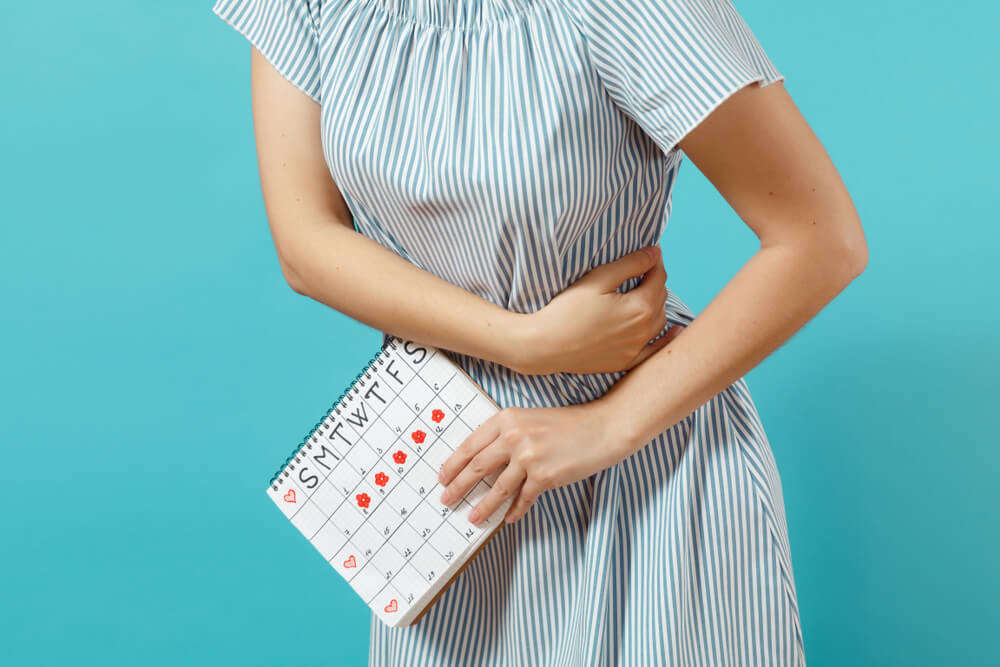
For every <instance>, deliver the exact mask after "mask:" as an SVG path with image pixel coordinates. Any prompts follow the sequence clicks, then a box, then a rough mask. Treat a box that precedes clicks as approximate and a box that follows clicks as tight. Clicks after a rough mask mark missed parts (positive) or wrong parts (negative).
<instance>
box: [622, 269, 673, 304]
mask: <svg viewBox="0 0 1000 667" xmlns="http://www.w3.org/2000/svg"><path fill="white" fill-rule="evenodd" d="M666 281H667V272H666V269H664V268H663V262H657V263H656V266H654V267H653V268H652V269H650V270H649V271H648V272H647V273H646V275H645V276H643V278H642V281H641V282H640V283H639V285H637V286H636V287H635V288H634V289H632V290H629V291H628V292H626V296H630V297H632V298H635V299H642V300H643V301H646V302H647V303H649V304H650V305H657V306H659V305H660V304H662V303H663V289H664V287H665V283H666Z"/></svg>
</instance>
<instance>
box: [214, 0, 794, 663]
mask: <svg viewBox="0 0 1000 667" xmlns="http://www.w3.org/2000/svg"><path fill="white" fill-rule="evenodd" d="M213 12H214V13H215V14H216V15H217V16H219V17H221V18H222V19H223V20H225V21H226V22H227V23H228V24H230V25H231V26H233V27H234V28H235V29H236V30H237V31H239V33H241V34H242V35H243V36H245V37H246V38H247V39H248V40H249V41H250V42H251V43H252V44H254V45H255V46H256V47H257V48H258V49H259V50H260V51H261V52H262V53H263V54H264V56H265V57H266V58H267V59H268V60H269V61H270V62H271V63H272V64H273V65H274V66H275V68H276V69H277V70H278V71H279V72H280V73H281V74H282V75H283V76H284V77H285V78H287V79H288V80H289V81H290V82H292V83H293V84H294V85H295V86H297V87H298V88H299V89H300V90H301V91H302V92H303V93H305V94H306V95H308V96H309V97H310V98H312V100H314V101H315V102H317V103H318V104H319V105H320V106H321V118H322V120H321V125H322V127H321V129H322V143H323V152H324V156H325V158H326V162H327V166H328V167H329V170H330V173H331V176H332V177H333V179H334V181H335V182H336V183H337V185H338V186H339V188H340V190H341V193H342V194H343V197H344V199H345V201H346V202H347V204H348V206H349V208H350V211H351V213H352V215H353V218H354V225H355V229H356V230H357V232H359V233H361V234H364V235H365V236H367V237H369V238H371V239H374V240H375V241H377V242H378V243H379V244H381V245H383V246H384V247H386V248H388V249H390V250H392V251H393V252H395V253H398V254H399V255H401V256H403V257H405V258H406V259H408V260H409V261H411V262H412V263H414V264H416V265H417V266H419V267H421V268H423V269H424V270H426V271H429V272H431V273H433V274H435V275H437V276H439V277H441V278H443V279H445V280H447V281H449V282H451V283H453V284H455V285H459V286H461V287H463V288H465V289H466V290H469V291H471V292H473V293H475V294H478V295H479V296H481V297H483V298H484V299H488V300H490V301H491V302H493V303H495V304H497V305H499V306H502V307H504V308H506V309H508V310H512V311H516V312H520V313H529V312H534V311H537V310H539V309H540V308H542V307H543V306H544V305H545V304H546V303H548V302H549V300H550V299H552V298H553V297H554V296H555V295H557V294H558V293H559V292H561V291H562V290H564V289H566V288H567V287H568V286H569V285H571V284H572V283H573V282H575V281H576V280H578V279H579V278H581V277H582V276H583V275H584V274H585V273H587V272H588V271H590V270H591V269H593V268H594V267H597V266H599V265H601V264H605V263H607V262H610V261H613V260H615V259H618V258H620V257H621V256H623V255H625V254H627V253H629V252H632V251H634V250H637V249H639V248H641V247H643V246H645V245H649V244H653V243H656V242H658V241H659V239H660V236H661V234H662V232H663V229H664V225H665V224H666V221H667V219H668V218H669V216H670V210H671V194H672V191H673V185H674V183H675V180H676V177H677V173H678V169H679V168H680V165H681V161H682V158H683V153H682V152H681V151H680V149H679V148H678V147H677V142H678V141H679V140H681V139H682V138H683V137H684V136H685V134H686V133H687V132H689V131H690V130H691V129H692V128H693V127H695V126H696V125H697V124H698V123H699V122H701V120H703V119H704V118H705V117H706V116H707V115H708V114H710V113H711V112H712V110H713V109H715V108H716V107H717V106H718V105H719V104H720V103H721V102H723V101H724V100H725V99H726V98H727V97H729V96H730V95H732V94H733V93H734V92H736V91H737V90H739V89H740V88H742V87H744V86H747V85H750V84H752V83H759V84H760V85H767V84H770V83H773V82H777V81H781V80H783V79H784V76H783V75H782V74H780V73H779V72H778V71H777V69H776V68H775V66H774V64H773V63H772V62H771V61H770V59H769V58H768V56H767V55H766V53H765V52H764V50H763V49H762V47H761V45H760V43H759V41H758V40H757V39H756V38H755V36H754V34H753V33H752V32H751V30H750V28H749V27H748V25H747V24H746V22H745V21H744V20H743V18H742V17H741V16H740V14H739V13H738V12H737V10H736V8H735V7H734V5H733V4H732V2H731V0H217V2H216V3H215V6H214V8H213ZM639 282H640V278H632V279H630V280H629V281H627V282H626V283H624V284H623V286H622V287H620V288H619V291H622V292H625V291H628V290H630V289H632V288H634V287H635V286H636V285H638V284H639ZM390 287H391V286H390ZM665 309H666V315H667V321H668V323H667V327H664V329H663V331H666V329H667V328H668V327H669V326H675V325H686V324H688V323H690V322H691V320H692V318H693V317H694V314H693V313H692V311H691V310H690V309H689V308H688V307H687V306H686V305H685V304H684V302H683V301H681V299H680V298H679V297H678V296H677V294H676V293H675V292H674V291H673V290H672V289H671V290H670V296H669V300H668V301H667V303H666V304H665ZM661 333H662V332H661ZM387 337H388V333H385V334H384V338H387ZM447 353H448V354H449V355H450V357H451V358H452V359H453V360H454V361H455V362H456V363H458V364H459V365H460V366H461V367H462V368H463V369H464V370H465V371H466V372H467V373H469V375H470V376H471V377H472V378H473V379H475V380H476V381H477V382H479V384H481V385H482V386H483V387H484V389H485V390H486V391H487V392H488V393H489V394H490V395H491V396H492V397H493V398H494V400H495V401H496V402H497V403H498V404H499V405H500V406H501V407H507V406H520V407H534V406H562V405H573V404H578V403H583V402H587V401H592V400H595V399H597V398H598V397H600V396H601V395H602V394H604V393H605V392H606V391H607V390H608V389H609V388H611V387H612V386H613V385H614V384H615V383H616V382H617V381H618V380H619V379H620V378H621V377H622V376H623V375H624V374H625V372H624V371H622V372H615V373H596V374H575V373H554V374H551V375H522V374H519V373H516V372H514V371H512V370H511V369H510V368H507V367H505V366H502V365H500V364H497V363H493V362H490V361H486V360H482V359H478V358H474V357H470V356H467V355H463V354H459V353H454V352H447ZM650 400H655V398H653V399H650ZM359 605H361V603H360V601H359ZM369 664H370V665H372V666H380V665H406V666H407V667H413V666H418V665H476V666H479V665H501V666H508V665H509V666H511V667H514V666H517V667H521V666H534V665H558V666H563V665H565V666H567V667H569V666H574V667H575V666H580V665H642V666H644V667H645V666H647V665H704V666H705V667H720V666H723V665H734V666H735V665H740V666H742V665H768V666H772V665H803V664H805V656H804V648H803V641H802V633H801V627H800V623H799V614H798V604H797V599H796V591H795V582H794V578H793V573H792V563H791V555H790V549H789V543H788V533H787V528H786V522H785V512H784V505H783V499H782V493H781V484H780V480H779V477H778V472H777V470H776V467H775V462H774V458H773V456H772V453H771V449H770V445H769V443H768V440H767V436H766V435H765V433H764V429H763V427H762V425H761V421H760V418H759V416H758V413H757V410H756V408H755V406H754V403H753V400H752V399H751V396H750V394H749V392H748V389H747V385H746V383H745V381H744V379H742V378H741V379H740V380H738V381H737V382H735V383H733V384H732V385H731V386H729V387H727V388H726V389H725V390H723V391H722V392H720V393H719V394H717V395H716V396H715V397H713V398H712V399H711V400H709V401H708V402H706V403H705V404H703V405H702V406H701V407H699V408H697V409H696V410H694V411H693V412H692V413H691V414H689V415H688V416H687V417H685V418H684V419H683V420H681V421H680V422H678V423H677V424H675V425H673V426H672V427H670V428H669V429H668V430H666V431H664V432H663V433H660V434H659V435H657V436H656V437H655V438H654V439H652V440H651V441H650V442H648V443H647V444H646V445H645V446H643V447H642V448H641V449H639V450H638V451H637V452H636V453H634V454H633V455H631V456H630V457H628V458H626V459H625V460H623V461H621V462H620V463H618V464H616V465H614V466H613V467H611V468H607V469H605V470H602V471H600V472H598V473H596V474H594V475H591V476H590V477H588V478H586V479H583V480H581V481H579V482H576V483H573V484H569V485H566V486H562V487H559V488H557V489H551V490H548V491H546V492H544V493H543V494H542V495H541V496H540V497H539V498H538V500H537V501H536V502H535V503H534V505H533V506H532V507H531V509H530V511H528V513H527V514H526V515H525V516H524V517H523V518H521V519H520V520H519V521H517V522H516V523H514V524H510V525H505V526H504V527H503V528H501V530H500V532H499V533H498V534H497V535H496V536H495V537H494V538H493V539H492V540H491V541H490V542H489V543H488V544H487V545H486V546H485V547H484V549H483V550H482V551H481V552H480V553H479V555H478V556H477V557H476V558H475V559H473V561H472V562H471V563H470V564H469V566H468V567H467V568H466V569H465V570H464V571H463V572H462V573H461V574H460V575H459V577H458V578H457V579H456V580H455V582H454V583H453V584H452V585H451V586H450V587H449V588H448V589H447V590H446V592H445V594H444V595H443V596H442V597H441V598H440V599H439V600H438V602H437V603H436V604H435V605H434V606H433V607H432V608H431V609H430V610H429V611H428V612H427V614H426V615H425V616H424V617H423V619H421V621H420V622H419V623H417V624H416V625H414V626H411V627H401V628H390V627H388V626H385V625H383V624H382V623H381V622H380V621H379V620H377V619H376V618H375V617H374V616H373V617H372V622H371V630H370V645H369Z"/></svg>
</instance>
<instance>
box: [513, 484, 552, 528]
mask: <svg viewBox="0 0 1000 667" xmlns="http://www.w3.org/2000/svg"><path fill="white" fill-rule="evenodd" d="M542 491H545V487H543V486H542V485H541V484H537V483H535V481H534V480H532V479H531V478H530V477H529V478H528V479H526V480H524V485H523V486H522V487H521V493H519V494H518V496H517V500H515V501H514V502H513V504H511V506H510V509H509V510H507V516H505V517H504V521H506V522H507V523H514V522H515V521H517V520H518V519H520V518H521V517H522V516H524V515H525V514H527V512H528V510H529V509H531V506H532V505H533V504H534V502H535V501H536V500H538V496H540V495H541V493H542Z"/></svg>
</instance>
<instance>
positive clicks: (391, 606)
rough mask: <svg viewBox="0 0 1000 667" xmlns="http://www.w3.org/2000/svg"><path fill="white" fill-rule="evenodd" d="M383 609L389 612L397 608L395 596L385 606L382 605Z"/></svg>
mask: <svg viewBox="0 0 1000 667" xmlns="http://www.w3.org/2000/svg"><path fill="white" fill-rule="evenodd" d="M384 609H385V610H386V611H390V612H391V611H396V610H397V609H399V607H398V606H396V598H393V599H392V602H390V603H389V604H387V605H386V606H385V607H384Z"/></svg>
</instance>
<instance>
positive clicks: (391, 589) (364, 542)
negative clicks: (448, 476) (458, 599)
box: [272, 345, 495, 622]
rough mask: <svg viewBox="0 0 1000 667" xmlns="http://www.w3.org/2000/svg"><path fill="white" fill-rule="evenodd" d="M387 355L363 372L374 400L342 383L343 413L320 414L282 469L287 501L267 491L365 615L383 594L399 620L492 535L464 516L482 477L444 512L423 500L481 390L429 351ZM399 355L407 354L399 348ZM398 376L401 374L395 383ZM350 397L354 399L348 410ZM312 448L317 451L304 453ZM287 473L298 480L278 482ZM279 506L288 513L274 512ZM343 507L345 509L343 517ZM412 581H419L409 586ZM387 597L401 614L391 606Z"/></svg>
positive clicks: (484, 486)
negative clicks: (361, 605) (445, 418)
mask: <svg viewBox="0 0 1000 667" xmlns="http://www.w3.org/2000/svg"><path fill="white" fill-rule="evenodd" d="M392 350H393V352H392V353H390V354H389V355H387V357H386V358H387V359H388V360H389V363H388V364H387V365H382V364H380V367H379V368H376V369H374V371H373V373H372V374H368V373H367V372H366V377H367V378H368V380H373V382H372V383H371V384H370V385H369V387H371V388H372V389H374V388H375V387H376V386H377V387H378V390H377V391H375V392H374V393H375V395H376V396H377V397H378V402H377V403H376V401H375V400H372V398H371V397H370V394H369V396H368V397H367V398H366V396H365V392H364V391H362V392H357V391H355V392H354V393H353V394H351V393H350V391H351V389H355V388H356V387H357V386H358V384H357V382H356V383H355V385H352V387H351V389H349V390H348V395H349V396H350V397H351V398H350V399H348V401H347V402H346V404H345V405H344V407H345V410H343V411H339V410H338V411H336V413H335V414H334V413H332V412H331V413H330V414H328V415H327V418H326V419H324V421H323V423H321V424H320V425H319V426H318V427H317V428H316V430H315V431H314V432H313V433H312V434H310V436H309V438H308V439H307V441H306V447H304V448H302V449H300V450H299V452H298V453H297V454H296V455H295V457H294V458H295V463H294V464H288V465H287V467H286V469H285V470H286V479H285V480H283V482H287V485H288V486H287V487H285V488H286V489H289V491H288V494H291V499H289V497H288V495H287V494H286V495H285V496H284V497H282V496H281V495H280V491H279V490H278V487H277V486H275V487H274V491H277V492H278V493H277V494H272V498H273V499H274V501H275V503H277V504H278V506H279V507H281V508H282V510H283V511H284V512H285V515H286V516H287V517H288V518H289V519H290V520H291V521H292V523H294V524H295V525H296V527H297V528H298V529H299V531H300V532H301V533H302V534H303V535H305V536H306V537H307V539H309V541H310V542H312V543H313V546H314V547H315V548H316V549H318V550H319V551H320V552H321V553H322V554H323V556H324V558H325V559H326V560H327V561H328V563H329V564H330V565H331V566H333V567H334V568H335V569H337V570H338V571H339V572H340V573H341V574H342V575H343V576H344V578H345V579H346V580H347V581H348V583H350V585H351V586H352V588H353V589H354V590H355V592H357V593H358V594H359V595H360V596H361V597H362V599H364V601H365V602H366V604H368V605H369V606H370V607H373V609H375V606H374V603H375V601H376V600H379V599H381V600H382V601H380V602H379V603H378V605H377V606H378V607H381V606H382V602H385V601H390V598H388V597H387V598H380V596H383V595H389V594H390V593H391V601H390V603H389V604H387V605H386V608H385V612H387V613H388V612H395V611H403V612H405V611H406V610H407V608H408V607H407V606H406V605H409V604H412V603H413V602H414V601H415V596H417V597H420V596H423V595H424V592H425V591H428V590H431V589H432V588H433V587H434V586H436V585H438V584H436V583H434V582H437V581H438V580H440V578H441V577H442V576H443V575H444V574H445V573H447V572H450V571H452V566H453V564H454V563H456V562H460V561H462V557H463V555H465V554H466V553H467V552H468V551H469V549H470V548H471V547H473V546H475V545H476V544H480V543H481V538H482V537H483V535H484V533H486V532H488V530H489V528H493V527H495V522H493V521H491V520H490V519H489V518H488V519H487V522H486V523H485V524H482V523H481V524H479V525H476V524H472V523H471V522H468V519H467V516H466V515H467V513H468V511H469V510H471V509H472V507H473V504H474V503H476V502H478V499H481V498H482V497H483V496H485V495H486V493H488V490H489V489H490V488H492V484H491V483H490V481H489V479H482V480H479V481H477V483H476V485H474V486H473V488H472V489H470V490H469V491H468V492H467V493H466V494H465V495H463V497H462V498H459V499H458V500H456V501H455V502H453V503H452V504H451V505H448V506H445V505H440V503H438V502H434V501H432V499H431V495H432V494H433V493H434V491H435V489H438V488H440V487H441V485H440V483H439V482H437V473H438V472H439V471H440V466H441V464H442V462H443V460H444V459H445V458H447V456H448V455H450V454H451V453H452V452H454V451H455V446H453V444H452V440H453V439H454V438H455V433H454V432H453V431H452V429H456V430H459V431H460V430H461V429H464V430H465V431H466V437H467V435H468V433H471V432H472V431H474V430H475V429H474V428H473V426H472V425H471V424H470V420H469V419H468V417H469V415H470V414H473V412H472V410H474V411H475V412H477V413H478V412H479V410H480V409H481V408H482V407H483V406H482V405H480V404H479V403H477V402H476V400H477V398H479V397H478V396H477V394H476V390H479V394H482V393H483V392H482V390H481V388H479V387H477V386H476V385H475V383H474V381H470V382H467V381H466V380H465V379H463V378H466V376H465V375H464V374H463V373H462V371H461V369H460V368H459V367H457V365H456V364H454V362H452V361H451V360H450V359H448V358H447V357H446V356H445V355H443V353H442V352H441V351H440V350H438V349H436V348H433V347H429V346H418V347H416V348H415V350H416V351H417V352H423V351H426V354H425V355H424V356H423V357H422V358H421V359H420V361H419V362H416V361H414V360H413V359H410V358H407V357H406V356H405V355H404V354H401V353H400V350H399V349H397V347H396V346H395V345H393V346H392ZM403 352H405V353H408V354H415V352H410V351H409V350H407V349H405V348H404V349H403ZM439 357H440V359H439V360H438V361H435V359H438V358H439ZM393 361H396V362H397V363H399V364H400V366H399V367H398V369H397V370H394V371H393V370H389V369H391V368H392V367H393ZM435 364H439V366H436V365H435ZM380 370H382V372H381V373H379V371H380ZM404 371H406V372H409V374H410V376H409V377H405V372H404ZM422 373H423V374H424V376H422ZM431 375H433V377H428V376H431ZM359 377H360V376H359ZM389 378H395V379H396V380H400V381H401V382H400V383H393V382H391V381H387V380H389ZM417 380H419V382H418V381H417ZM469 380H471V378H470V379H469ZM376 382H377V385H376ZM446 396H447V397H446ZM355 398H358V399H359V400H358V401H356V402H355V403H353V404H352V403H351V402H350V401H351V400H354V399H355ZM452 399H454V400H452ZM449 400H451V403H448V401H449ZM484 400H488V399H484ZM490 404H492V405H495V404H493V403H492V401H490ZM358 406H360V408H359V407H358ZM403 406H405V408H404V407H403ZM475 406H479V407H478V408H477V407H475ZM346 408H351V409H350V410H348V409H346ZM432 408H433V410H432ZM441 409H444V410H445V411H447V413H448V421H447V422H444V423H445V424H446V426H442V417H443V415H444V413H443V412H442V411H441ZM369 413H373V414H369ZM428 413H430V416H428ZM432 419H433V421H434V422H435V423H436V424H435V425H431V420H432ZM425 420H426V421H425ZM472 421H476V417H475V416H474V417H473V418H472ZM480 421H481V420H480ZM340 429H345V430H343V431H341V430H340ZM417 431H420V432H422V433H423V434H424V435H423V437H422V438H421V437H418V436H419V434H418V435H414V433H416V432H417ZM449 433H450V435H449ZM330 436H334V437H332V438H331V437H330ZM337 438H340V439H337ZM411 440H412V442H411ZM383 443H384V444H383ZM317 444H318V445H319V448H320V449H319V451H318V452H317V451H313V450H314V448H315V447H316V445H317ZM307 450H309V451H307ZM331 459H332V460H331ZM404 464H405V466H404ZM328 465H329V467H328ZM297 469H298V470H299V472H298V474H296V475H289V474H287V473H288V471H295V470H297ZM362 471H364V472H363V473H362ZM376 472H377V474H375V473H376ZM432 473H433V477H431V474H432ZM279 474H280V473H279ZM307 475H308V476H307ZM380 477H381V479H380ZM488 477H493V475H490V476H488ZM494 481H495V478H494ZM390 482H391V485H389V483H390ZM293 489H295V490H298V492H299V495H301V498H297V496H296V493H295V490H293ZM421 490H423V492H421ZM362 494H365V495H362ZM282 499H284V500H285V501H286V502H290V503H293V504H294V506H291V507H285V506H283V505H282V503H281V502H280V501H281V500H282ZM470 499H471V502H470ZM345 503H346V504H348V505H350V507H351V508H352V509H350V510H348V509H346V508H345V507H344V505H345ZM431 515H433V517H432V516H431ZM461 518H465V521H466V522H467V523H468V524H469V525H468V528H467V529H466V528H464V527H463V526H464V524H461V525H460V522H461ZM418 522H419V523H418ZM446 524H447V527H445V525H446ZM386 547H390V548H386ZM341 561H342V562H341ZM355 568H356V569H355ZM404 573H408V574H406V575H405V576H404ZM418 575H419V576H418ZM400 577H403V578H402V579H400ZM417 581H422V582H423V583H422V584H420V585H417V584H416V582H417ZM404 589H405V590H404ZM397 599H398V600H399V601H401V604H402V607H397ZM390 607H391V608H390ZM375 611H376V612H379V609H375ZM387 622H388V621H387Z"/></svg>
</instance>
